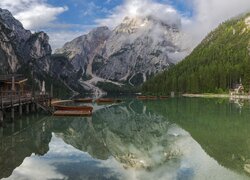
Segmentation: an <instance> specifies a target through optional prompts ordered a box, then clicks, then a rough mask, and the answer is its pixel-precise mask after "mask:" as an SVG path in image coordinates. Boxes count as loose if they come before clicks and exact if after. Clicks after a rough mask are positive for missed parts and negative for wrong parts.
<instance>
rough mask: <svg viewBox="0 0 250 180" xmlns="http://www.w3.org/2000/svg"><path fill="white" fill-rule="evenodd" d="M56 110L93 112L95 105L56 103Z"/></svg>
mask: <svg viewBox="0 0 250 180" xmlns="http://www.w3.org/2000/svg"><path fill="white" fill-rule="evenodd" d="M54 107H55V109H56V110H60V111H85V112H91V113H92V110H93V107H91V106H62V105H55V106H54Z"/></svg>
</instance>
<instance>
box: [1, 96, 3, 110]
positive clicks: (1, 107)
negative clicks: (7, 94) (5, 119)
mask: <svg viewBox="0 0 250 180" xmlns="http://www.w3.org/2000/svg"><path fill="white" fill-rule="evenodd" d="M1 109H2V110H3V93H2V92H1Z"/></svg>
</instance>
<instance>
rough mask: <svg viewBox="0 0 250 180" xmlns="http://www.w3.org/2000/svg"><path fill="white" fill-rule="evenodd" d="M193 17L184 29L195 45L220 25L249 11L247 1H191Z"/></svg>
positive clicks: (249, 2) (248, 2)
mask: <svg viewBox="0 0 250 180" xmlns="http://www.w3.org/2000/svg"><path fill="white" fill-rule="evenodd" d="M191 3H192V4H191V5H192V6H193V10H194V16H193V17H192V18H191V19H190V20H189V22H188V23H185V24H184V27H185V28H187V29H186V30H187V31H188V33H190V34H191V36H192V37H193V39H194V40H195V43H197V42H200V41H201V40H202V39H203V38H204V37H205V36H206V35H207V33H209V32H210V31H212V30H213V29H214V28H216V27H217V26H218V25H219V24H220V23H222V22H224V21H226V20H228V19H230V18H232V17H235V16H237V15H240V14H242V13H244V12H247V11H250V1H249V0H230V1H228V0H192V2H191Z"/></svg>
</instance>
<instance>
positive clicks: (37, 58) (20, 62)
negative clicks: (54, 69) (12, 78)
mask: <svg viewBox="0 0 250 180" xmlns="http://www.w3.org/2000/svg"><path fill="white" fill-rule="evenodd" d="M0 28H1V32H0V36H1V39H0V52H1V56H0V57H1V59H0V63H1V64H2V65H3V66H2V67H1V69H2V71H3V73H15V72H17V71H18V70H19V68H22V67H23V66H25V65H28V66H32V67H33V68H34V69H35V70H36V72H38V73H39V71H40V73H41V72H47V73H49V60H50V56H51V52H52V51H51V47H50V45H49V37H48V35H47V34H45V33H44V32H39V33H35V34H32V33H31V32H30V31H28V30H25V29H24V28H23V26H22V24H21V23H20V22H19V21H18V20H16V19H15V18H14V17H13V16H12V15H11V13H10V12H9V11H8V10H3V9H0Z"/></svg>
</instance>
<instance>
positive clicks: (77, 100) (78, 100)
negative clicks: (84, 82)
mask: <svg viewBox="0 0 250 180" xmlns="http://www.w3.org/2000/svg"><path fill="white" fill-rule="evenodd" d="M74 101H75V102H79V103H81V102H82V103H92V102H93V99H91V98H80V99H75V100H74Z"/></svg>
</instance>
